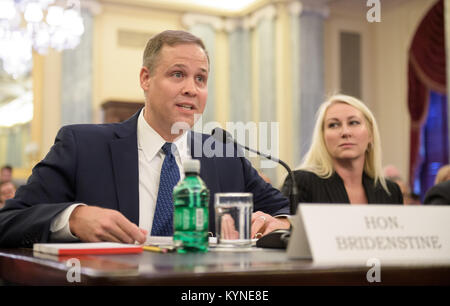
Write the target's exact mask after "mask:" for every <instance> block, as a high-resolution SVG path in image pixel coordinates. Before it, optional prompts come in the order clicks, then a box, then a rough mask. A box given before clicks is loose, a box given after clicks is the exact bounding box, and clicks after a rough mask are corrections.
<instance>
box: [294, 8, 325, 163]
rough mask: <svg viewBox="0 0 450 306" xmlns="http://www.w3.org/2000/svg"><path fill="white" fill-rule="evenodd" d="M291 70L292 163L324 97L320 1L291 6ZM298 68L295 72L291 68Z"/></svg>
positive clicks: (303, 150)
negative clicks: (292, 114)
mask: <svg viewBox="0 0 450 306" xmlns="http://www.w3.org/2000/svg"><path fill="white" fill-rule="evenodd" d="M291 14H292V17H291V18H292V23H291V24H292V29H291V30H292V33H293V48H294V50H295V51H296V52H293V64H294V65H297V67H296V68H295V69H293V71H294V75H293V78H294V83H293V88H294V92H293V97H294V110H293V111H294V112H295V115H294V119H293V120H294V122H296V123H295V124H296V126H295V131H294V133H293V144H294V164H295V165H298V164H299V163H300V162H301V159H302V158H303V156H304V155H305V153H306V152H307V150H308V149H309V146H310V144H311V138H312V133H313V129H314V123H315V114H316V112H317V109H318V108H319V106H320V104H321V103H322V102H323V101H324V99H325V92H324V91H325V89H324V50H323V35H324V19H325V18H326V17H327V16H328V14H329V9H328V7H327V6H326V4H325V2H324V1H314V2H313V1H298V2H296V3H295V4H292V6H291ZM295 71H298V72H295Z"/></svg>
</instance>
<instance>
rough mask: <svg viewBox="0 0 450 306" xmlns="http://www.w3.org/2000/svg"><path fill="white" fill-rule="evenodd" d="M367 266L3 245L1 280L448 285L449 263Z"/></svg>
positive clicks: (263, 255) (277, 253) (260, 256)
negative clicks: (67, 253)
mask: <svg viewBox="0 0 450 306" xmlns="http://www.w3.org/2000/svg"><path fill="white" fill-rule="evenodd" d="M71 258H76V259H77V260H79V263H80V272H81V275H80V282H79V283H78V282H73V283H70V282H69V281H68V278H67V276H68V275H69V274H70V275H74V274H73V272H74V270H73V269H75V268H74V267H75V265H74V264H73V262H74V261H68V260H70V259H71ZM75 262H76V261H75ZM68 263H71V264H72V265H71V264H68ZM70 269H72V270H70ZM369 269H370V267H366V266H360V267H358V266H317V265H315V264H314V263H313V262H312V261H311V260H291V259H288V258H287V256H286V252H285V251H283V250H265V249H255V250H254V251H251V252H227V251H215V252H208V253H205V254H177V253H168V254H162V253H153V252H146V251H144V252H143V253H142V254H127V255H96V256H71V257H54V256H48V255H43V254H38V253H35V254H33V251H32V250H31V249H0V279H1V280H3V281H4V282H7V283H12V284H21V285H72V284H82V285H164V286H166V285H175V286H205V285H206V286H218V285H220V286H241V285H246V286H299V285H312V286H315V285H338V286H346V285H363V286H374V285H447V286H448V285H450V265H435V266H433V265H427V266H425V265H421V266H418V265H404V266H395V267H394V266H389V267H388V266H386V267H383V266H382V267H381V282H379V283H370V282H368V281H367V278H366V274H367V272H368V270H369Z"/></svg>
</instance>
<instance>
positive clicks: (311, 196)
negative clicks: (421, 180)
mask: <svg viewBox="0 0 450 306" xmlns="http://www.w3.org/2000/svg"><path fill="white" fill-rule="evenodd" d="M294 175H295V182H296V183H297V186H298V193H299V201H298V202H299V203H350V200H349V198H348V195H347V191H346V190H345V186H344V182H343V181H342V179H341V177H340V176H339V175H338V174H337V173H336V172H335V173H334V174H333V175H332V176H331V177H330V178H328V179H323V178H321V177H319V176H317V175H316V174H314V173H312V172H309V171H304V170H295V171H294ZM386 183H387V186H388V189H389V191H390V192H391V194H390V195H389V194H388V193H387V192H386V191H385V190H384V189H383V187H382V186H381V185H380V184H377V186H375V185H374V181H373V179H372V178H370V177H369V176H367V175H366V174H364V175H363V186H364V190H365V191H366V196H367V200H368V202H369V204H403V196H402V192H401V191H400V187H399V186H398V185H397V184H396V183H394V182H392V181H389V180H386ZM291 185H292V180H291V179H290V178H289V177H287V178H286V180H285V182H284V184H283V187H282V192H283V194H285V195H288V194H289V190H290V186H291Z"/></svg>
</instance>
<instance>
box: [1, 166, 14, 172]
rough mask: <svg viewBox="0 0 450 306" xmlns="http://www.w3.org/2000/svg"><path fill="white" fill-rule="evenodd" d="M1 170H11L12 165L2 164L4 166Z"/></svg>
mask: <svg viewBox="0 0 450 306" xmlns="http://www.w3.org/2000/svg"><path fill="white" fill-rule="evenodd" d="M3 170H9V171H12V166H10V165H4V166H3V167H2V168H1V169H0V171H3Z"/></svg>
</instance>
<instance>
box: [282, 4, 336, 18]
mask: <svg viewBox="0 0 450 306" xmlns="http://www.w3.org/2000/svg"><path fill="white" fill-rule="evenodd" d="M328 2H329V0H295V1H291V3H289V5H288V9H289V12H290V14H291V15H292V16H297V17H299V16H301V15H302V14H308V13H310V14H316V15H319V16H321V17H322V18H328V16H329V15H330V8H329V7H328Z"/></svg>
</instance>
